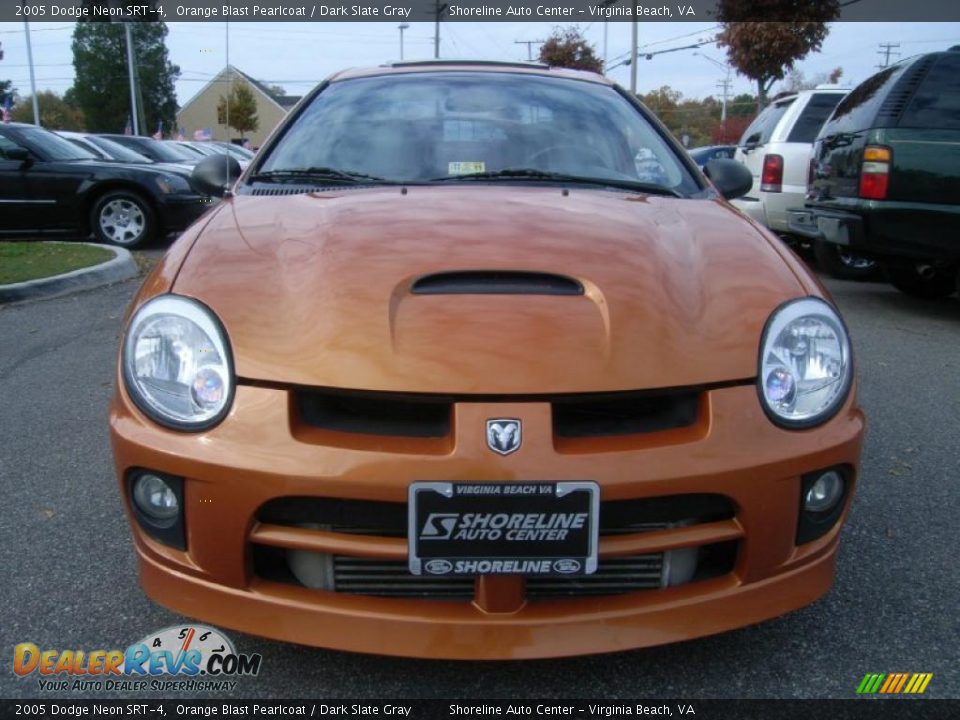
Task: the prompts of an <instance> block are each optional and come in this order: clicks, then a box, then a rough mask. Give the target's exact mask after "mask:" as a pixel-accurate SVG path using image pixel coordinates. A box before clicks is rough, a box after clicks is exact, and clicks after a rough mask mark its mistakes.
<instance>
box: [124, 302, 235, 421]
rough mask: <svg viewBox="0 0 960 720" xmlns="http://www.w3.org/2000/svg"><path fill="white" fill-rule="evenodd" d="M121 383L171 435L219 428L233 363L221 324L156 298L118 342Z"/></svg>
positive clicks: (229, 396) (196, 307)
mask: <svg viewBox="0 0 960 720" xmlns="http://www.w3.org/2000/svg"><path fill="white" fill-rule="evenodd" d="M122 357H123V360H122V362H123V379H124V383H125V385H126V388H127V392H128V393H129V395H130V397H131V398H132V399H133V401H134V402H135V403H136V405H137V407H139V408H140V409H141V410H142V411H143V412H144V413H146V414H147V415H149V416H150V417H151V418H152V419H153V420H155V421H156V422H158V423H160V424H161V425H166V426H167V427H172V428H174V429H176V430H204V429H206V428H209V427H211V426H213V425H215V424H216V423H218V422H219V421H220V420H221V419H223V416H224V415H226V413H227V411H228V410H229V409H230V403H231V402H232V401H233V362H232V358H231V356H230V347H229V345H228V343H227V338H226V333H225V332H224V331H223V328H222V326H221V325H220V321H219V320H218V319H217V317H216V316H215V315H214V314H213V313H212V312H211V311H210V310H209V309H208V308H207V307H206V306H204V305H203V304H201V303H199V302H197V301H196V300H191V299H189V298H185V297H179V296H177V295H161V296H159V297H156V298H154V299H153V300H150V301H149V302H147V303H145V304H144V305H143V307H141V308H140V309H139V310H137V312H136V314H135V315H134V316H133V319H132V320H131V321H130V326H129V327H128V329H127V334H126V336H125V338H124V341H123V356H122Z"/></svg>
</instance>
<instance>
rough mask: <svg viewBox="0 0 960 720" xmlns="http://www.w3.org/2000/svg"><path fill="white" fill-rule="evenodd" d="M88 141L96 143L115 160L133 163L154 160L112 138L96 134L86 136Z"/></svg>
mask: <svg viewBox="0 0 960 720" xmlns="http://www.w3.org/2000/svg"><path fill="white" fill-rule="evenodd" d="M86 140H87V142H89V143H92V144H93V145H96V146H97V147H98V148H100V149H101V150H103V151H104V152H105V153H106V154H107V155H109V156H110V157H111V158H113V159H114V160H120V161H121V162H132V163H150V162H153V160H151V159H150V158H148V157H147V156H146V155H141V154H140V153H138V152H136V151H134V150H131V149H130V148H128V147H124V146H123V145H121V144H120V143H117V142H114V141H113V140H111V139H110V138H105V137H97V136H96V135H92V136H88V137H87V138H86Z"/></svg>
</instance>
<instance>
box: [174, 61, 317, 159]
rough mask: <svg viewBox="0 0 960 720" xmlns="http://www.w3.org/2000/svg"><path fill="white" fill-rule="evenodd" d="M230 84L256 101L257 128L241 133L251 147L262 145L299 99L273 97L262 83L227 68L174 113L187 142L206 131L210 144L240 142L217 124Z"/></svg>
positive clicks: (230, 130)
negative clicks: (244, 88)
mask: <svg viewBox="0 0 960 720" xmlns="http://www.w3.org/2000/svg"><path fill="white" fill-rule="evenodd" d="M232 83H244V84H245V85H246V86H247V87H248V88H249V89H250V90H251V92H253V96H254V98H256V101H257V119H258V120H259V121H260V127H259V128H258V129H257V130H254V131H252V132H246V133H244V138H246V139H247V140H249V141H250V144H251V145H252V146H254V147H258V146H260V145H262V144H263V142H264V141H265V140H266V139H267V136H268V135H269V134H270V133H271V132H272V131H273V128H275V127H276V126H277V123H279V122H280V120H281V119H282V118H283V116H284V115H286V114H287V112H288V111H289V110H290V108H292V107H293V106H294V105H296V104H297V102H298V101H299V100H300V98H299V97H293V96H291V95H275V94H273V93H271V92H270V89H269V88H268V87H267V86H266V85H264V84H263V83H262V82H260V81H258V80H254V79H253V78H252V77H250V76H249V75H247V74H246V73H244V72H242V71H240V70H237V68H235V67H233V66H232V65H228V66H227V67H225V68H224V69H223V70H221V71H220V74H218V75H217V76H216V77H215V78H214V79H213V80H211V81H210V82H208V83H207V84H206V85H204V86H203V88H202V89H201V90H200V92H198V93H197V94H196V95H194V96H193V97H192V98H190V99H189V100H188V101H187V103H186V104H185V105H184V106H183V107H182V108H180V110H179V112H178V113H177V126H178V127H179V128H180V129H182V130H183V133H184V135H185V136H186V138H187V139H188V140H192V139H193V138H194V133H195V132H197V131H198V130H199V131H202V130H209V131H210V132H211V134H212V136H213V137H212V139H213V140H228V139H229V140H239V139H240V133H238V132H237V131H236V130H234V129H233V128H227V127H226V126H225V125H220V124H218V123H217V104H218V103H219V102H220V98H221V97H226V96H227V93H229V92H230V89H231V87H232Z"/></svg>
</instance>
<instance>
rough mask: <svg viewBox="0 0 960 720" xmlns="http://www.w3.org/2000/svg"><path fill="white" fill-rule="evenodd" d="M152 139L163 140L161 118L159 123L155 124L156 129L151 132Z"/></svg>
mask: <svg viewBox="0 0 960 720" xmlns="http://www.w3.org/2000/svg"><path fill="white" fill-rule="evenodd" d="M153 139H154V140H163V120H161V121H160V124H159V125H158V126H157V131H156V132H155V133H154V134H153Z"/></svg>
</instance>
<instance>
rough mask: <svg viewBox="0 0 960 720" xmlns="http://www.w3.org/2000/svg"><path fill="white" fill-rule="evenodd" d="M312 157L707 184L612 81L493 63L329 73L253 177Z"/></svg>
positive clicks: (683, 190)
mask: <svg viewBox="0 0 960 720" xmlns="http://www.w3.org/2000/svg"><path fill="white" fill-rule="evenodd" d="M311 169H323V170H326V171H327V174H328V175H329V176H330V178H334V175H333V173H331V172H330V171H337V172H340V173H347V174H351V175H354V176H356V177H355V179H356V180H357V181H360V180H367V181H375V180H377V179H381V180H387V181H392V182H430V181H441V182H442V181H451V180H452V181H457V180H460V179H463V180H466V179H467V178H468V176H473V177H474V179H484V180H489V181H491V182H529V181H534V182H551V181H563V180H562V178H563V177H566V178H568V179H571V178H582V179H587V180H589V181H592V182H594V183H595V184H604V183H609V184H610V185H613V186H617V185H620V186H624V187H629V186H630V184H631V183H632V184H634V185H636V186H640V185H645V186H649V187H650V188H655V187H661V188H664V189H665V190H668V191H669V192H670V194H687V193H694V192H697V191H698V190H699V189H700V188H699V186H698V184H697V182H696V180H695V179H694V178H693V176H692V175H691V174H690V173H689V172H688V170H687V169H686V168H685V166H684V165H683V164H682V162H681V161H680V159H679V158H678V157H677V155H676V153H675V152H674V150H673V149H672V148H671V147H670V146H669V145H668V144H667V142H666V141H665V140H664V139H663V137H662V136H661V135H660V133H659V132H658V131H657V130H656V129H655V128H654V126H653V125H652V124H651V123H650V122H649V121H648V120H647V119H646V118H645V117H644V115H643V114H642V113H641V112H639V111H638V110H637V109H636V108H635V107H634V106H633V105H631V103H630V102H628V101H627V100H626V99H625V98H624V97H623V96H621V95H620V93H618V92H617V91H616V90H615V89H614V88H612V87H610V86H607V85H602V84H599V83H592V82H585V81H580V80H573V79H566V78H550V77H543V76H539V75H528V74H512V73H494V72H459V73H458V72H436V73H409V74H403V75H396V74H392V75H387V76H381V77H369V78H361V79H351V80H345V81H341V82H334V83H332V84H331V85H330V86H329V87H328V88H326V89H325V90H324V91H323V92H321V93H319V94H318V95H317V96H316V97H315V98H314V99H313V101H312V102H311V103H310V104H309V105H308V106H307V107H305V108H304V110H303V112H301V113H300V115H299V117H297V118H296V120H295V121H294V122H293V123H292V124H291V126H290V127H289V128H287V129H286V132H284V134H283V136H282V137H281V139H280V141H279V142H278V144H277V145H275V146H274V147H273V148H271V149H270V150H269V155H268V156H267V157H266V158H265V159H264V161H263V163H262V165H261V166H260V168H259V171H258V173H257V174H255V175H254V176H253V178H252V179H253V180H256V179H258V178H259V179H266V178H269V177H270V176H271V175H272V176H274V177H278V176H281V175H282V174H283V173H284V172H290V173H293V174H296V173H303V174H308V171H309V170H311ZM515 171H520V172H515ZM550 175H553V177H549V176H550ZM340 179H343V178H340ZM597 181H600V182H597Z"/></svg>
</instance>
